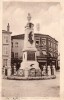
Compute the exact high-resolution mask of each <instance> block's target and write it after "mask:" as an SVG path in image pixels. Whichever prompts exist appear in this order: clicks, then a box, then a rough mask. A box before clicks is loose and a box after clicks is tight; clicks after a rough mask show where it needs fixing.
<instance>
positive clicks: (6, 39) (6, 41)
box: [3, 35, 9, 44]
mask: <svg viewBox="0 0 64 100" xmlns="http://www.w3.org/2000/svg"><path fill="white" fill-rule="evenodd" d="M8 42H9V38H8V35H4V37H3V43H4V44H5V43H8Z"/></svg>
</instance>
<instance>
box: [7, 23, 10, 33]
mask: <svg viewBox="0 0 64 100" xmlns="http://www.w3.org/2000/svg"><path fill="white" fill-rule="evenodd" d="M7 31H8V32H9V31H10V25H9V23H8V25H7Z"/></svg>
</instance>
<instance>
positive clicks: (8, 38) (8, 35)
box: [2, 23, 12, 67]
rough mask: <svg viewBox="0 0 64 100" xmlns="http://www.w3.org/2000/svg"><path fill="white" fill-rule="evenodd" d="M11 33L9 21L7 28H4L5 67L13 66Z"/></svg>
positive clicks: (3, 60) (3, 61)
mask: <svg viewBox="0 0 64 100" xmlns="http://www.w3.org/2000/svg"><path fill="white" fill-rule="evenodd" d="M11 34H12V32H10V26H9V23H8V25H7V30H2V63H3V67H5V66H7V67H8V66H11Z"/></svg>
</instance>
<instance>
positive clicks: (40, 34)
mask: <svg viewBox="0 0 64 100" xmlns="http://www.w3.org/2000/svg"><path fill="white" fill-rule="evenodd" d="M36 36H38V37H39V36H40V37H41V36H43V37H48V38H51V39H53V40H55V41H56V42H58V41H57V40H56V39H55V38H52V37H51V36H49V35H46V34H42V33H35V37H36ZM11 39H24V34H19V35H14V36H11Z"/></svg>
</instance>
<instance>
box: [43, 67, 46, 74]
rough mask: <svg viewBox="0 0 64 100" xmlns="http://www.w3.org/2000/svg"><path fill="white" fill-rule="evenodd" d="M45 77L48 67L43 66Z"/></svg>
mask: <svg viewBox="0 0 64 100" xmlns="http://www.w3.org/2000/svg"><path fill="white" fill-rule="evenodd" d="M43 75H46V66H43Z"/></svg>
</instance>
